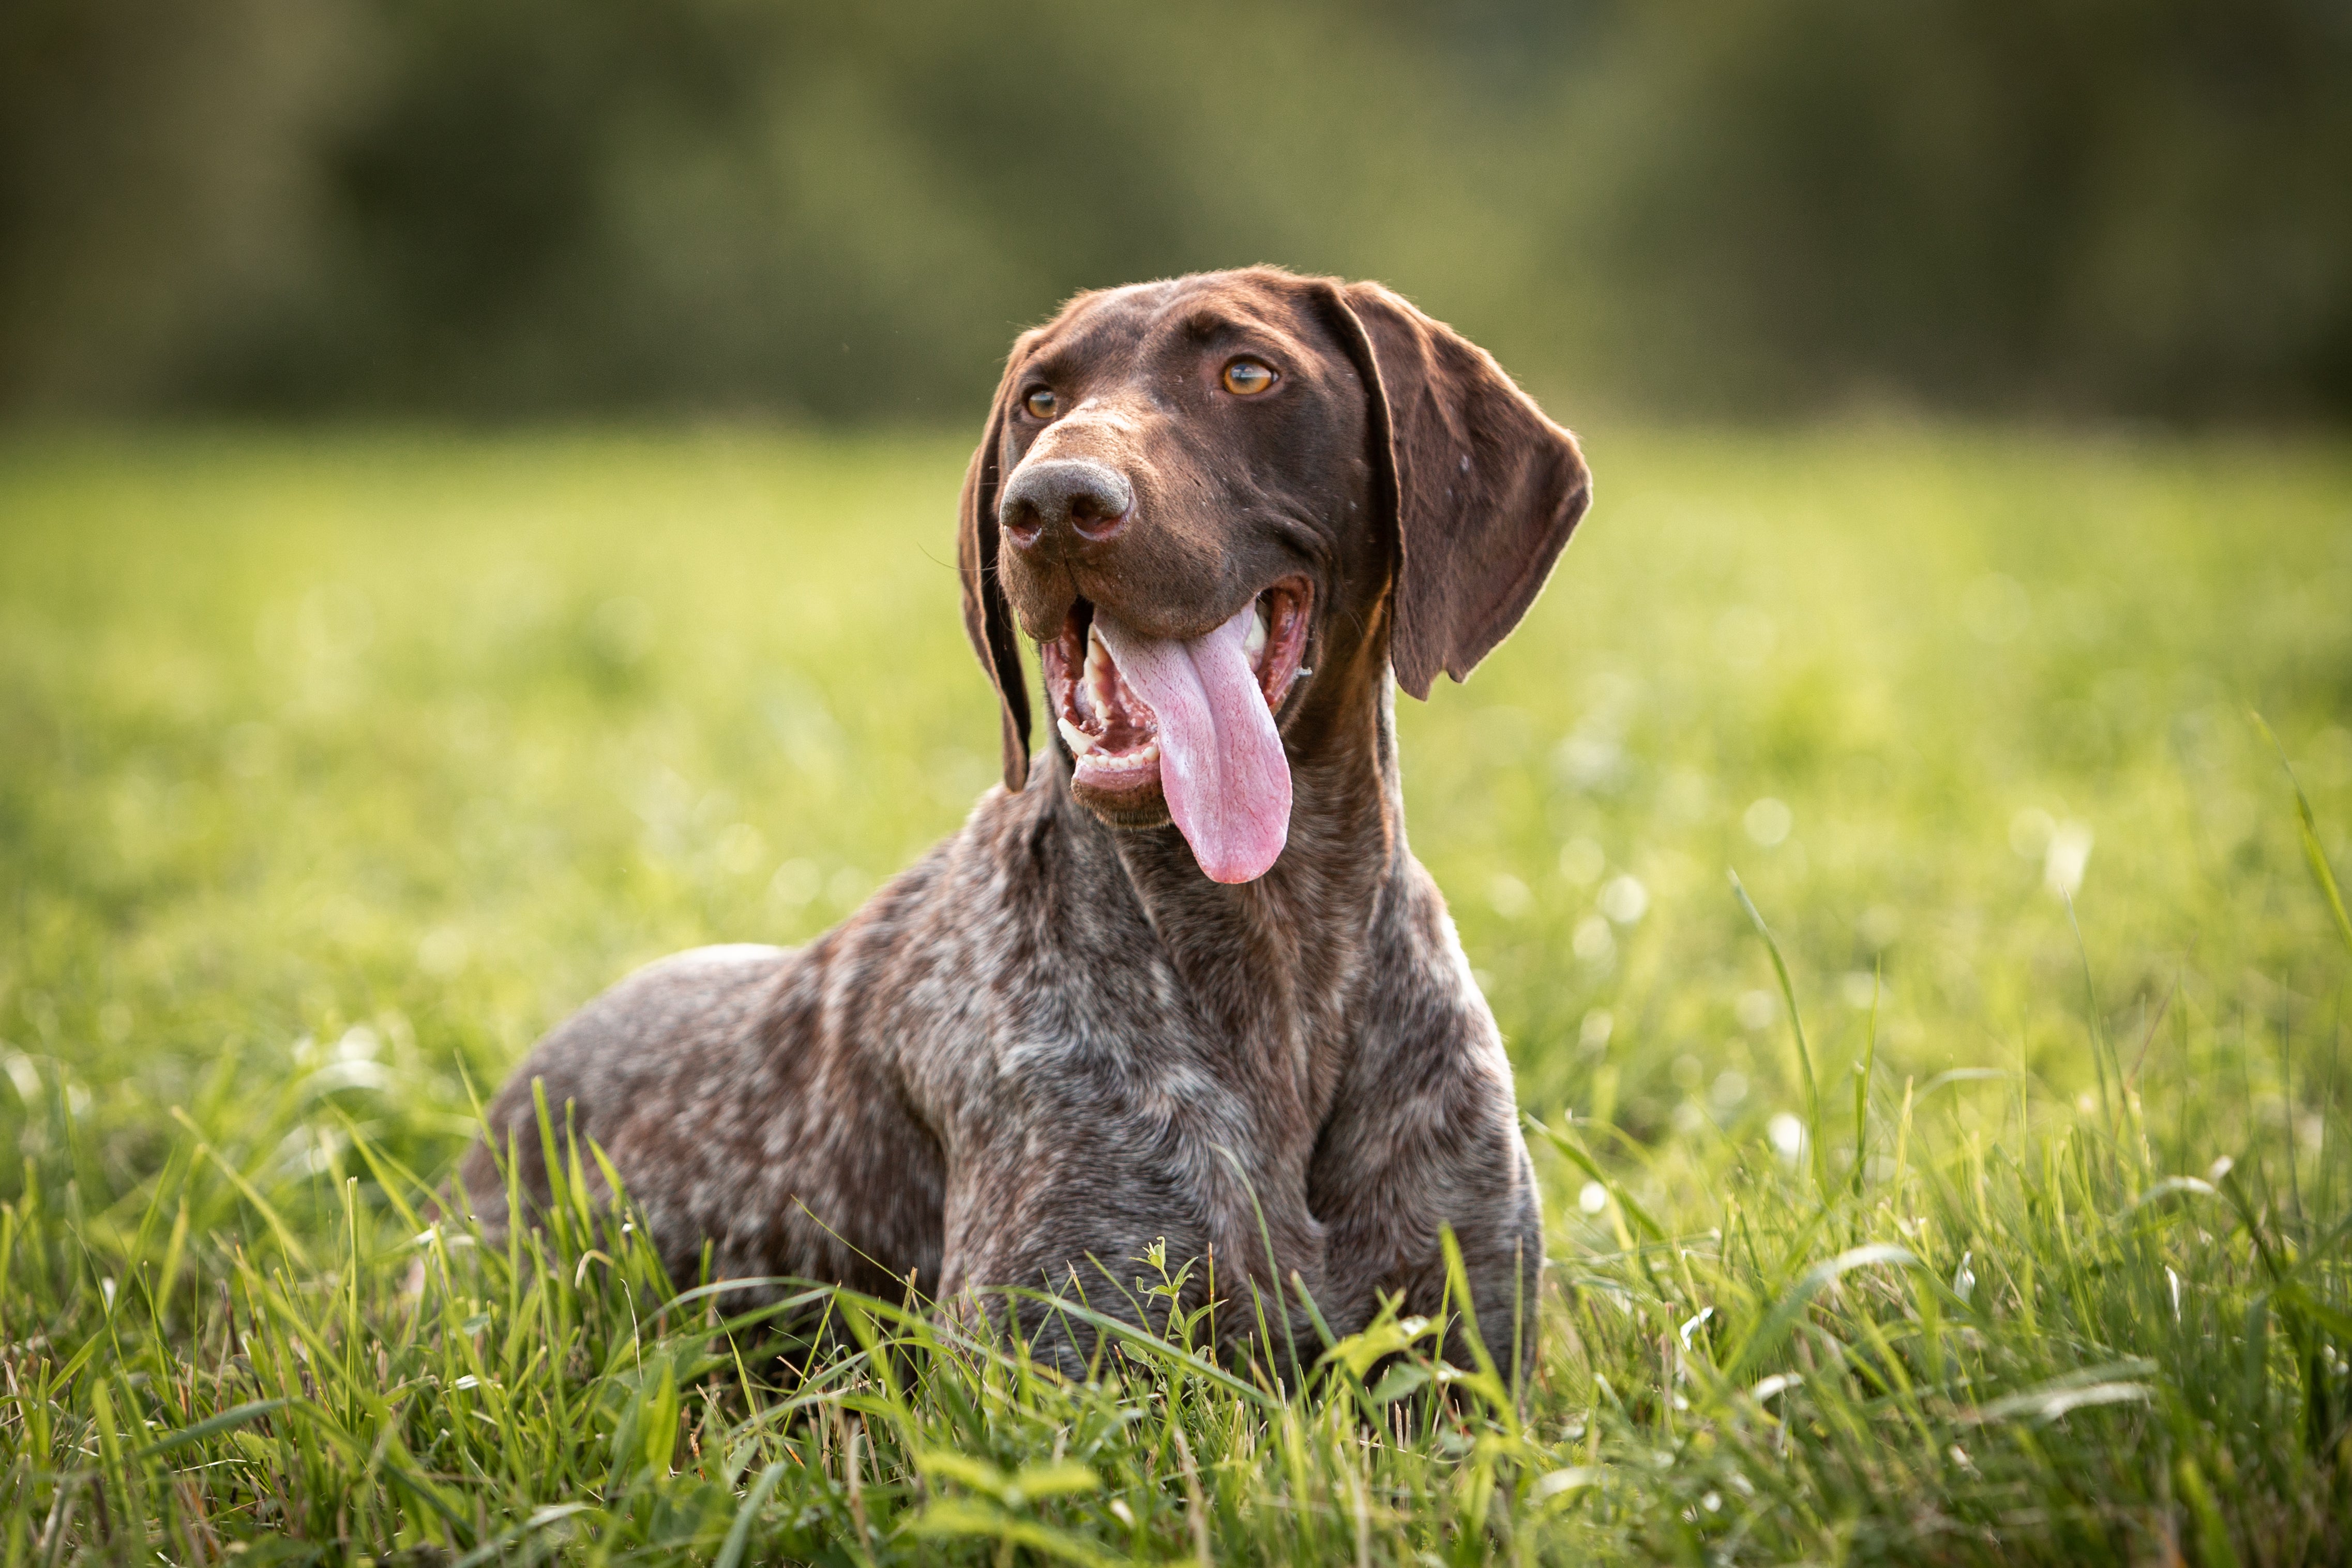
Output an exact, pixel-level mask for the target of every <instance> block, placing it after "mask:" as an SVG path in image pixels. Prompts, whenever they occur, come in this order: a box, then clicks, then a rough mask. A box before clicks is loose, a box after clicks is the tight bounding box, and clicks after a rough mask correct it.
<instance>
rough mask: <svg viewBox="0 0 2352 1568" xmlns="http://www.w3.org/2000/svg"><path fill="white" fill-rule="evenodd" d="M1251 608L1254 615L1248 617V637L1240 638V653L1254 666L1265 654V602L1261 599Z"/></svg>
mask: <svg viewBox="0 0 2352 1568" xmlns="http://www.w3.org/2000/svg"><path fill="white" fill-rule="evenodd" d="M1251 608H1252V609H1253V610H1254V611H1255V614H1253V615H1252V616H1250V629H1249V635H1248V636H1246V637H1243V638H1242V652H1244V654H1246V655H1248V656H1249V661H1250V663H1251V664H1252V665H1253V666H1255V664H1256V663H1257V661H1258V659H1259V658H1262V657H1263V656H1264V655H1265V600H1263V599H1261V600H1259V601H1258V602H1257V603H1256V604H1255V605H1253V606H1251Z"/></svg>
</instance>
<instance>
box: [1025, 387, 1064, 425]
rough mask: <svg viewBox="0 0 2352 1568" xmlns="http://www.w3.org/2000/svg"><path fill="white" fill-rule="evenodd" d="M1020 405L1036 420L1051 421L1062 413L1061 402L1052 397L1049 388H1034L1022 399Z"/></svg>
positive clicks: (1051, 391)
mask: <svg viewBox="0 0 2352 1568" xmlns="http://www.w3.org/2000/svg"><path fill="white" fill-rule="evenodd" d="M1021 405H1022V406H1023V407H1024V408H1026V409H1027V410H1029V412H1030V414H1031V416H1033V417H1035V418H1038V419H1051V418H1052V417H1053V416H1055V415H1056V414H1059V413H1060V412H1061V411H1062V400H1061V399H1060V398H1058V397H1056V396H1055V395H1054V394H1053V390H1052V389H1051V388H1050V387H1044V386H1041V387H1038V388H1036V389H1035V390H1034V391H1033V392H1031V393H1030V394H1029V395H1028V396H1026V397H1024V398H1023V399H1022V400H1021Z"/></svg>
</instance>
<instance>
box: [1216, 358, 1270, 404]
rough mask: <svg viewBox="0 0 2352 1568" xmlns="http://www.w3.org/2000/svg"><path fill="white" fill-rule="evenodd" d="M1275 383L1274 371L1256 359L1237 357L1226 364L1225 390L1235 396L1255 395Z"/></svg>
mask: <svg viewBox="0 0 2352 1568" xmlns="http://www.w3.org/2000/svg"><path fill="white" fill-rule="evenodd" d="M1273 384H1274V372H1273V371H1272V370H1271V369H1269V368H1267V367H1266V366H1265V365H1264V364H1262V363H1259V362H1258V361H1256V360H1254V359H1237V360H1235V361H1234V363H1231V364H1229V365H1227V366H1225V390H1226V391H1227V392H1230V393H1232V394H1233V395H1234V396H1235V397H1255V396H1256V395H1258V394H1259V393H1261V392H1264V391H1265V389H1266V388H1267V387H1269V386H1272V385H1273Z"/></svg>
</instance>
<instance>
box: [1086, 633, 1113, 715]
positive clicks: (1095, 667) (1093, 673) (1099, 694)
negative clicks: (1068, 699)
mask: <svg viewBox="0 0 2352 1568" xmlns="http://www.w3.org/2000/svg"><path fill="white" fill-rule="evenodd" d="M1117 669H1118V667H1117V666H1116V665H1114V664H1112V663H1111V661H1110V650H1109V649H1108V648H1107V647H1103V641H1102V638H1101V637H1099V636H1097V634H1096V631H1095V628H1094V626H1092V625H1091V624H1089V625H1088V626H1087V699H1088V700H1090V701H1091V702H1092V703H1093V704H1094V710H1095V711H1096V712H1097V713H1108V712H1109V711H1110V706H1111V704H1110V692H1111V684H1110V683H1111V681H1112V680H1113V679H1115V675H1116V671H1117Z"/></svg>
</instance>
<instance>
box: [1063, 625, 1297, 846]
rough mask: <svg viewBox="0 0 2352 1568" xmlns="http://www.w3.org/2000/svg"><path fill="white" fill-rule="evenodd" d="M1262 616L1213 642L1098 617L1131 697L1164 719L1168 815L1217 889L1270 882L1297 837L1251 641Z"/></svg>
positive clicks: (1224, 630) (1163, 788)
mask: <svg viewBox="0 0 2352 1568" xmlns="http://www.w3.org/2000/svg"><path fill="white" fill-rule="evenodd" d="M1253 616H1255V605H1243V606H1242V611H1241V614H1239V615H1237V616H1234V618H1233V619H1232V620H1230V621H1227V622H1226V623H1225V624H1224V625H1223V626H1219V627H1218V628H1217V629H1216V630H1215V631H1213V632H1211V633H1209V634H1208V635H1207V636H1206V637H1194V638H1192V640H1191V641H1190V642H1179V641H1177V640H1175V639H1174V638H1171V637H1147V636H1145V635H1144V634H1143V633H1141V632H1139V631H1134V630H1131V629H1130V628H1129V627H1126V626H1120V625H1119V624H1118V622H1117V621H1115V620H1113V619H1112V618H1111V617H1110V616H1108V615H1106V614H1104V613H1103V612H1101V611H1099V610H1097V611H1096V612H1095V630H1096V631H1097V633H1098V634H1100V636H1101V637H1102V640H1103V646H1104V647H1107V648H1108V649H1109V650H1110V656H1111V658H1113V659H1114V660H1116V661H1117V662H1118V672H1119V674H1120V675H1122V676H1124V677H1125V678H1126V679H1127V684H1128V689H1129V690H1131V691H1133V692H1134V693H1135V694H1136V695H1137V696H1138V697H1140V698H1142V699H1143V700H1144V701H1146V702H1148V703H1150V705H1151V711H1152V713H1153V714H1154V715H1155V716H1157V717H1158V719H1159V721H1160V793H1161V794H1163V795H1166V796H1167V797H1168V815H1169V816H1172V817H1174V818H1175V819H1176V827H1177V831H1179V832H1181V834H1183V835H1184V842H1186V843H1187V844H1190V845H1191V846H1192V858H1194V859H1196V860H1198V861H1199V862H1200V863H1201V870H1202V873H1203V874H1204V875H1206V876H1207V877H1208V879H1210V880H1211V881H1213V882H1247V881H1251V880H1253V879H1256V878H1258V877H1262V876H1264V875H1265V869H1266V868H1267V867H1269V866H1271V865H1273V864H1274V862H1275V858H1276V857H1277V856H1279V855H1280V854H1281V853H1282V843H1283V839H1284V838H1285V837H1286V836H1287V835H1288V834H1289V832H1290V760H1289V759H1288V758H1287V757H1286V756H1284V755H1283V752H1282V736H1281V735H1280V734H1279V733H1278V732H1276V730H1275V727H1274V714H1273V713H1272V712H1271V711H1269V710H1267V708H1266V705H1265V696H1264V695H1263V694H1262V693H1260V691H1259V690H1258V684H1257V677H1256V675H1255V673H1254V672H1253V671H1252V670H1251V669H1250V661H1249V655H1248V653H1247V652H1246V651H1244V647H1243V643H1244V639H1245V638H1247V637H1248V636H1249V632H1250V623H1251V620H1252V618H1253Z"/></svg>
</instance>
